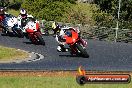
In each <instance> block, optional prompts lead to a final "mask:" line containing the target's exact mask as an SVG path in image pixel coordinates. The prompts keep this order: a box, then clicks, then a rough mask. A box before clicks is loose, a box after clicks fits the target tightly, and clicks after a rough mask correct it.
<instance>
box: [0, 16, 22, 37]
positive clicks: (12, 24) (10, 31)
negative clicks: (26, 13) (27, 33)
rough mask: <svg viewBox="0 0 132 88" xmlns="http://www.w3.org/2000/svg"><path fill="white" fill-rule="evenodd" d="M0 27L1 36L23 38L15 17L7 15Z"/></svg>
mask: <svg viewBox="0 0 132 88" xmlns="http://www.w3.org/2000/svg"><path fill="white" fill-rule="evenodd" d="M2 26H3V30H2V33H3V35H9V36H12V35H13V36H18V37H22V38H23V37H24V35H23V32H22V30H21V29H20V28H18V23H17V18H16V17H15V16H13V15H10V14H7V15H6V17H5V19H4V20H3V21H2Z"/></svg>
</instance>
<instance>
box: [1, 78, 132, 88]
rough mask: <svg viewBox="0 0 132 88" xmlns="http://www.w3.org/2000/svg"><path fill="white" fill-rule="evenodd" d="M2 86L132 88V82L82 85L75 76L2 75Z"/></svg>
mask: <svg viewBox="0 0 132 88" xmlns="http://www.w3.org/2000/svg"><path fill="white" fill-rule="evenodd" d="M0 88H132V83H130V84H85V85H83V86H80V85H79V84H77V83H76V78H75V77H0Z"/></svg>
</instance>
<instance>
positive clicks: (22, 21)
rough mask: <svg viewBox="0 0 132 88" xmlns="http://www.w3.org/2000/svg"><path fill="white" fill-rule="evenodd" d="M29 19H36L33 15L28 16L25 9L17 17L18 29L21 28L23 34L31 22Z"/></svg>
mask: <svg viewBox="0 0 132 88" xmlns="http://www.w3.org/2000/svg"><path fill="white" fill-rule="evenodd" d="M29 18H34V17H33V16H32V15H29V14H27V11H26V10H25V9H21V10H20V15H19V16H18V17H17V19H18V28H21V29H22V30H23V32H24V33H25V32H26V31H25V28H24V27H25V26H26V24H27V22H28V20H29Z"/></svg>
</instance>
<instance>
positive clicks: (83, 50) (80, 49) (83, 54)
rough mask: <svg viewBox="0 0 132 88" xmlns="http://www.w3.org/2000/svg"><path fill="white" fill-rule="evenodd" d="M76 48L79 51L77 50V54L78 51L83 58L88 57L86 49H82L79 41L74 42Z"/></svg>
mask: <svg viewBox="0 0 132 88" xmlns="http://www.w3.org/2000/svg"><path fill="white" fill-rule="evenodd" d="M76 48H77V50H79V51H80V52H78V54H79V53H80V54H81V55H82V56H83V57H84V58H88V57H89V55H88V53H87V51H86V49H83V47H82V46H81V45H80V44H79V43H76Z"/></svg>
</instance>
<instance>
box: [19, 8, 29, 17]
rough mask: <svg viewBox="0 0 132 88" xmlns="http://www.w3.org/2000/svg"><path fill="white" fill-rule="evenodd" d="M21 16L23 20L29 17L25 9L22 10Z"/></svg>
mask: <svg viewBox="0 0 132 88" xmlns="http://www.w3.org/2000/svg"><path fill="white" fill-rule="evenodd" d="M20 14H21V17H22V18H23V19H25V18H26V17H27V12H26V10H25V9H21V10H20Z"/></svg>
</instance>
